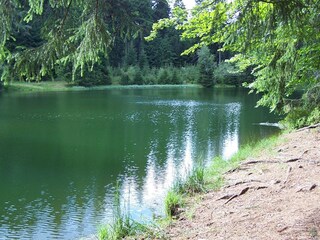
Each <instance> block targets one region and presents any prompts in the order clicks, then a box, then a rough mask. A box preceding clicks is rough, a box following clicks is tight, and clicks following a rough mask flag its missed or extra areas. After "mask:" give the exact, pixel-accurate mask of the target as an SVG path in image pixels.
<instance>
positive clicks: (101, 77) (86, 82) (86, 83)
mask: <svg viewBox="0 0 320 240" xmlns="http://www.w3.org/2000/svg"><path fill="white" fill-rule="evenodd" d="M111 83H112V82H111V77H110V74H109V71H108V69H107V67H103V66H100V65H99V67H97V68H96V69H93V71H88V70H87V71H85V72H84V74H83V76H82V77H81V76H80V77H76V84H77V85H79V86H83V87H92V86H101V85H110V84H111Z"/></svg>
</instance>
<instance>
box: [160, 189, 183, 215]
mask: <svg viewBox="0 0 320 240" xmlns="http://www.w3.org/2000/svg"><path fill="white" fill-rule="evenodd" d="M164 206H165V211H166V214H167V216H168V217H173V216H177V215H178V214H179V208H181V207H182V206H183V201H182V195H181V194H179V193H177V192H176V191H174V190H170V191H169V192H168V193H167V195H166V198H165V200H164Z"/></svg>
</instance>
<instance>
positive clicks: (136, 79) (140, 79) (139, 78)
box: [133, 69, 144, 85]
mask: <svg viewBox="0 0 320 240" xmlns="http://www.w3.org/2000/svg"><path fill="white" fill-rule="evenodd" d="M143 83H144V81H143V76H142V73H141V71H140V69H137V70H136V72H135V74H134V77H133V84H136V85H142V84H143Z"/></svg>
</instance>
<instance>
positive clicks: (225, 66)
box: [214, 62, 253, 87]
mask: <svg viewBox="0 0 320 240" xmlns="http://www.w3.org/2000/svg"><path fill="white" fill-rule="evenodd" d="M214 78H215V79H216V81H217V83H219V84H226V85H234V86H236V87H239V86H242V84H243V83H248V82H252V80H253V76H252V75H250V73H248V72H242V71H240V70H239V69H238V68H237V67H236V66H234V65H233V64H232V63H230V62H222V63H220V64H219V65H218V67H217V68H216V69H215V70H214Z"/></svg>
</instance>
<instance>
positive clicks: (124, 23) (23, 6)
mask: <svg viewBox="0 0 320 240" xmlns="http://www.w3.org/2000/svg"><path fill="white" fill-rule="evenodd" d="M0 6H1V7H0V20H1V22H2V24H1V26H0V40H1V41H0V61H1V63H2V65H4V66H5V69H4V70H3V73H2V79H4V80H8V79H9V78H20V79H23V80H27V81H39V80H41V78H43V77H45V76H46V75H48V74H51V72H52V70H53V69H54V68H55V65H57V64H58V65H59V64H62V65H67V64H69V63H72V65H73V73H74V74H75V73H76V71H77V70H80V72H81V74H83V73H84V71H85V70H86V69H92V68H93V66H94V64H95V63H96V62H98V61H99V60H100V58H101V57H102V56H103V57H107V53H108V50H109V48H110V47H111V45H112V43H113V39H114V36H115V35H117V34H119V35H124V34H128V35H130V34H131V32H133V31H134V29H135V28H136V26H135V24H134V22H132V21H131V19H132V14H131V11H130V5H129V2H128V0H124V1H115V0H112V1H106V0H89V1H72V0H66V1H62V0H61V1H60V0H59V1H48V2H47V1H46V2H44V1H42V0H28V1H22V2H21V3H19V2H18V1H7V0H0ZM43 15H46V19H41V21H40V28H41V33H42V34H41V41H38V43H39V44H35V45H34V46H23V47H21V46H19V45H16V44H12V40H11V39H13V38H14V33H15V32H21V31H19V29H21V27H25V28H28V26H34V23H35V22H37V21H38V20H39V19H40V18H41V16H43ZM115 26H117V27H115Z"/></svg>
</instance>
